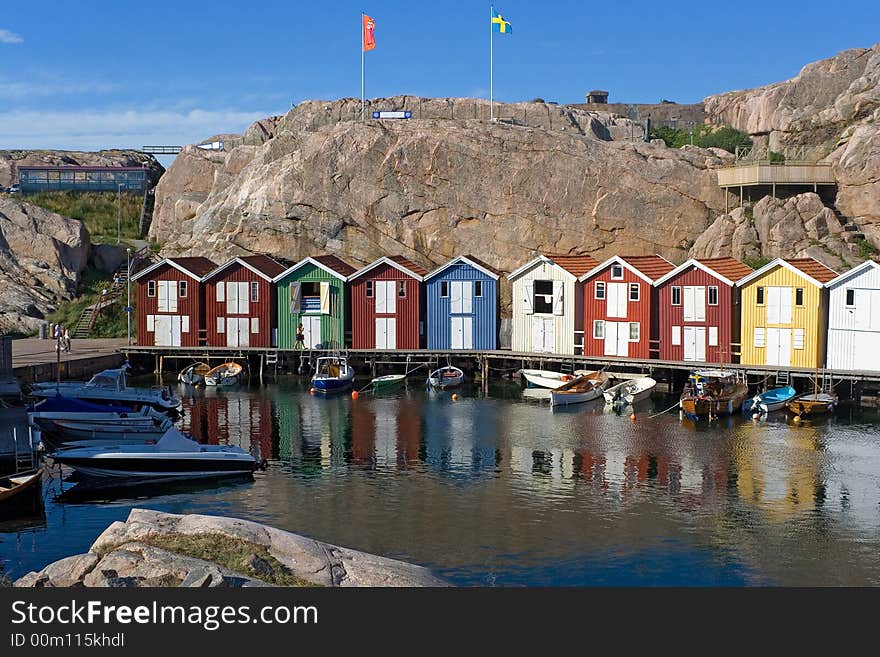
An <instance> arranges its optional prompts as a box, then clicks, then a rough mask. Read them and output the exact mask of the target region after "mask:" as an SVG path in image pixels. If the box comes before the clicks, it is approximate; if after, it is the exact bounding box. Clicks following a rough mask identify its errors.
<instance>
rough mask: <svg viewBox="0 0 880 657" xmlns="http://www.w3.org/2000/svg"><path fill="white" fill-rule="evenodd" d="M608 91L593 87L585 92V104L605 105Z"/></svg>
mask: <svg viewBox="0 0 880 657" xmlns="http://www.w3.org/2000/svg"><path fill="white" fill-rule="evenodd" d="M607 104H608V92H607V91H602V90H601V89H594V90H593V91H590V92H588V93H587V105H607Z"/></svg>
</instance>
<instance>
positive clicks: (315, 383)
mask: <svg viewBox="0 0 880 657" xmlns="http://www.w3.org/2000/svg"><path fill="white" fill-rule="evenodd" d="M353 381H354V368H353V367H352V366H351V365H349V364H348V359H346V358H344V357H343V356H321V357H319V358H318V360H317V361H316V363H315V374H314V376H312V389H314V390H316V391H317V392H324V393H328V392H341V391H343V390H348V389H349V388H351V385H352V382H353Z"/></svg>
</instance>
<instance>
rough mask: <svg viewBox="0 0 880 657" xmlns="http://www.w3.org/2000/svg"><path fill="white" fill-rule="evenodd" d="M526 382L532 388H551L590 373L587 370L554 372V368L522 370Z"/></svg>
mask: <svg viewBox="0 0 880 657" xmlns="http://www.w3.org/2000/svg"><path fill="white" fill-rule="evenodd" d="M520 373H521V374H522V376H523V378H524V379H525V380H526V383H527V384H528V385H529V386H530V387H532V388H549V389H551V390H553V389H555V388H558V387H559V386H561V385H563V384H565V383H568V382H569V381H572V380H574V379H576V378H577V377H579V376H583V375H584V374H588V372H587V370H575V371H574V373H572V374H564V373H563V372H554V371H552V370H520Z"/></svg>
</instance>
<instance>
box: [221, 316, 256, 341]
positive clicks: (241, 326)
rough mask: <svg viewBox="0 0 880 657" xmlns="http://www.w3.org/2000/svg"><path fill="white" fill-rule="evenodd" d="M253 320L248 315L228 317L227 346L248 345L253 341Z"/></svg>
mask: <svg viewBox="0 0 880 657" xmlns="http://www.w3.org/2000/svg"><path fill="white" fill-rule="evenodd" d="M250 336H251V322H250V320H249V319H248V318H247V317H227V318H226V346H227V347H247V346H249V345H250V342H251V337H250Z"/></svg>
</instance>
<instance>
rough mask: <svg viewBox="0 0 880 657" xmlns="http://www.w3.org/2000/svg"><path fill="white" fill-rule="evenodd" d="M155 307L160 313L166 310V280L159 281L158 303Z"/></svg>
mask: <svg viewBox="0 0 880 657" xmlns="http://www.w3.org/2000/svg"><path fill="white" fill-rule="evenodd" d="M156 308H157V310H158V311H159V312H160V313H167V312H168V281H159V305H158V306H156Z"/></svg>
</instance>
